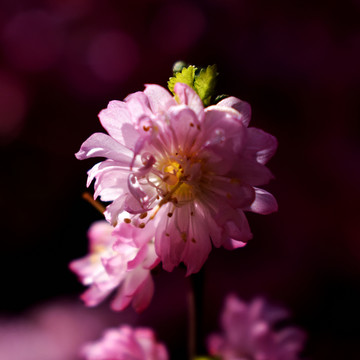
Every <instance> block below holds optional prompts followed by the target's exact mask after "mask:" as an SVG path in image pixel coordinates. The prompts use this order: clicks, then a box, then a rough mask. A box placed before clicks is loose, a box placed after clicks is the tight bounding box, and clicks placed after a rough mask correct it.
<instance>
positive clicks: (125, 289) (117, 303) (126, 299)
mask: <svg viewBox="0 0 360 360" xmlns="http://www.w3.org/2000/svg"><path fill="white" fill-rule="evenodd" d="M148 274H149V270H145V269H142V268H140V267H138V268H136V269H134V270H132V271H129V272H128V273H127V276H126V278H125V281H124V283H123V284H122V286H121V287H120V289H119V291H118V293H117V295H116V297H115V299H114V300H113V301H112V303H111V308H112V309H113V310H118V311H119V310H123V309H125V308H126V307H127V306H128V305H129V304H130V302H131V301H132V299H133V297H134V295H135V293H136V292H137V291H138V289H139V287H140V286H141V285H142V284H143V282H144V281H145V280H146V277H147V276H148Z"/></svg>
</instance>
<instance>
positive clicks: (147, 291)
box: [132, 272, 154, 313]
mask: <svg viewBox="0 0 360 360" xmlns="http://www.w3.org/2000/svg"><path fill="white" fill-rule="evenodd" d="M153 295H154V281H153V279H152V277H151V274H150V272H149V273H148V275H147V277H146V279H145V281H144V282H143V284H142V285H141V287H140V288H139V291H138V292H137V293H136V294H135V296H134V299H133V301H132V306H133V308H134V309H135V311H136V312H138V313H139V312H141V311H143V310H145V309H146V308H147V307H148V306H149V304H150V301H151V299H152V297H153Z"/></svg>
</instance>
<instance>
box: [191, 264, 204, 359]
mask: <svg viewBox="0 0 360 360" xmlns="http://www.w3.org/2000/svg"><path fill="white" fill-rule="evenodd" d="M189 279H190V286H189V293H188V307H189V329H188V351H189V360H193V359H195V357H196V355H199V354H204V353H205V348H204V344H203V326H202V324H203V311H202V309H203V298H204V291H203V290H204V272H203V270H200V272H198V273H197V274H192V275H191V276H190V277H189Z"/></svg>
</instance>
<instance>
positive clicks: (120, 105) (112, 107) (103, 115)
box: [99, 100, 139, 149]
mask: <svg viewBox="0 0 360 360" xmlns="http://www.w3.org/2000/svg"><path fill="white" fill-rule="evenodd" d="M99 119H100V122H101V124H102V126H103V127H104V128H105V130H106V131H107V132H108V133H109V135H110V136H111V137H113V138H114V139H115V140H116V141H118V142H119V143H120V144H123V145H125V146H126V147H128V148H130V149H133V148H134V145H135V143H136V141H137V139H138V137H139V133H138V132H137V131H136V130H135V128H134V124H133V123H132V121H131V115H130V113H129V111H128V109H127V105H126V103H124V102H122V101H116V100H113V101H110V102H109V104H108V107H107V108H106V109H104V110H101V111H100V113H99Z"/></svg>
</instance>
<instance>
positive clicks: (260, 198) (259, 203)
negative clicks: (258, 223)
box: [246, 188, 278, 215]
mask: <svg viewBox="0 0 360 360" xmlns="http://www.w3.org/2000/svg"><path fill="white" fill-rule="evenodd" d="M254 189H255V200H254V202H253V203H252V204H251V205H250V206H249V207H248V208H247V209H246V210H248V211H252V212H254V213H257V214H262V215H267V214H271V213H272V212H274V211H277V210H278V204H277V201H276V199H275V198H274V196H273V195H271V194H270V193H269V192H267V191H266V190H263V189H259V188H254Z"/></svg>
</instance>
